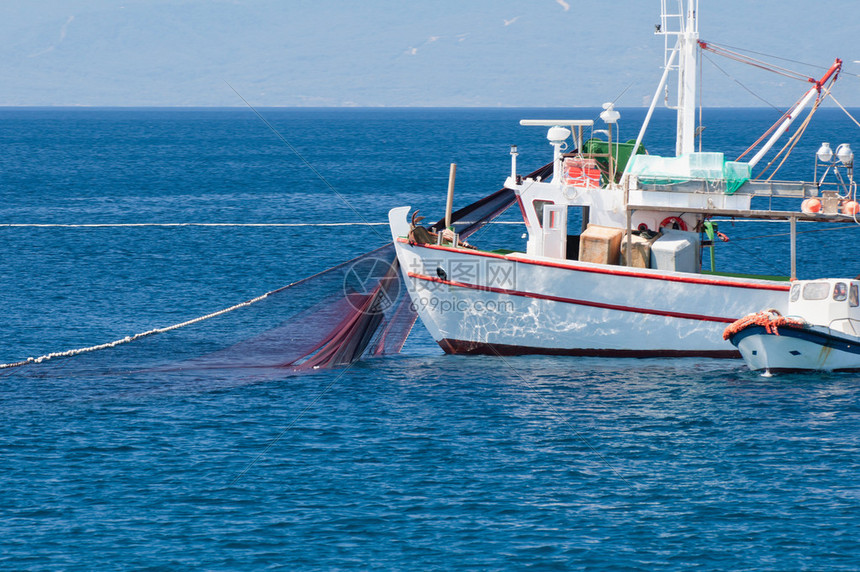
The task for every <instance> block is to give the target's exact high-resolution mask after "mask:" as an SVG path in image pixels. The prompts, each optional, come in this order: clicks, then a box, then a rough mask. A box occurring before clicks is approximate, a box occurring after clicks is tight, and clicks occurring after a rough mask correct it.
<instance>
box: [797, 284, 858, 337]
mask: <svg viewBox="0 0 860 572" xmlns="http://www.w3.org/2000/svg"><path fill="white" fill-rule="evenodd" d="M788 312H789V314H790V316H791V317H796V318H802V319H804V320H806V321H807V322H809V323H810V324H813V325H816V326H826V327H828V328H830V329H832V330H837V331H840V332H843V333H846V334H850V335H852V336H860V280H848V279H844V278H827V279H820V280H798V281H796V282H794V283H793V284H792V286H791V293H790V294H789V301H788Z"/></svg>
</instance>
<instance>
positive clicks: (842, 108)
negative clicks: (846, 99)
mask: <svg viewBox="0 0 860 572" xmlns="http://www.w3.org/2000/svg"><path fill="white" fill-rule="evenodd" d="M830 99H832V100H833V103H835V104H836V105H838V106H839V108H840V109H841V110H842V111H844V112H845V115H847V116H848V117H850V118H851V121H853V122H854V123H855V124H857V127H860V122H858V121H857V120H856V119H854V116H853V115H851V114H850V113H848V110H847V109H845V108H844V107H842V104H841V103H839V102H838V101H836V98H835V97H833V95H831V96H830Z"/></svg>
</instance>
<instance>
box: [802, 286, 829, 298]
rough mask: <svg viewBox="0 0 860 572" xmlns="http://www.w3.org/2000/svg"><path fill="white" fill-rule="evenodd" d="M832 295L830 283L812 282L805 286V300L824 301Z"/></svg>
mask: <svg viewBox="0 0 860 572" xmlns="http://www.w3.org/2000/svg"><path fill="white" fill-rule="evenodd" d="M828 294H830V283H828V282H810V283H809V284H805V285H804V286H803V299H804V300H824V299H826V298H827V295H828Z"/></svg>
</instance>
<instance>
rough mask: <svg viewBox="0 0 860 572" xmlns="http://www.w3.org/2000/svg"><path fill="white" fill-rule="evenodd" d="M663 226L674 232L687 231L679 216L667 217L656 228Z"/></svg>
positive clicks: (685, 224)
mask: <svg viewBox="0 0 860 572" xmlns="http://www.w3.org/2000/svg"><path fill="white" fill-rule="evenodd" d="M664 226H668V227H671V228H674V229H675V230H687V223H685V222H684V219H682V218H681V217H679V216H667V217H666V218H664V219H663V222H661V223H660V226H658V227H657V228H663V227H664Z"/></svg>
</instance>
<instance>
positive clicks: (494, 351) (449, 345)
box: [438, 338, 741, 359]
mask: <svg viewBox="0 0 860 572" xmlns="http://www.w3.org/2000/svg"><path fill="white" fill-rule="evenodd" d="M438 343H439V346H440V347H441V348H442V349H443V350H444V351H445V353H447V354H461V355H491V356H495V355H501V356H519V355H553V356H578V357H616V358H655V357H673V358H679V357H707V358H718V359H739V358H740V357H741V354H740V352H738V351H735V350H610V349H590V348H538V347H529V346H514V345H508V344H488V343H483V342H469V341H464V340H451V339H447V338H446V339H443V340H440V341H439V342H438Z"/></svg>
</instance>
